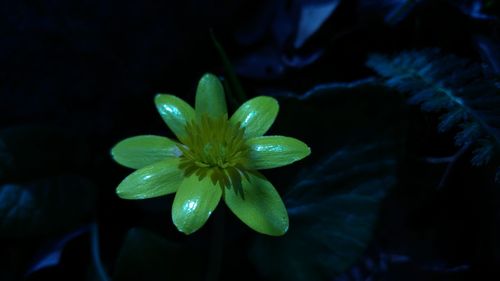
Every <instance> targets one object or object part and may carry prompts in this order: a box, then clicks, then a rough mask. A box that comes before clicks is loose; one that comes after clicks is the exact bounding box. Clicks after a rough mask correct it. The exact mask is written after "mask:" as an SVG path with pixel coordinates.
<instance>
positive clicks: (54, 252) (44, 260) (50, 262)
mask: <svg viewBox="0 0 500 281" xmlns="http://www.w3.org/2000/svg"><path fill="white" fill-rule="evenodd" d="M89 230H90V228H89V226H88V225H85V226H83V227H79V228H77V229H75V230H72V231H70V232H68V233H65V234H64V235H61V236H60V237H58V238H57V239H55V240H53V241H49V242H47V243H46V245H44V246H43V248H41V249H40V250H39V251H38V253H37V254H36V256H35V258H34V261H33V262H32V263H31V265H30V266H29V268H28V270H27V271H26V273H25V276H29V275H31V274H33V273H35V272H37V271H39V270H42V269H44V268H47V267H52V266H56V265H58V264H59V262H60V260H61V255H62V252H63V250H64V247H65V246H66V245H67V244H68V243H69V242H71V241H72V240H74V239H76V238H77V237H79V236H82V235H83V234H86V233H88V232H89Z"/></svg>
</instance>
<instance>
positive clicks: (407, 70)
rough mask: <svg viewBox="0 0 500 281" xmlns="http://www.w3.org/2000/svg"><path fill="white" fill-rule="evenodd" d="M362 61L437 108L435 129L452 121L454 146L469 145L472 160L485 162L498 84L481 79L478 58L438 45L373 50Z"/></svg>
mask: <svg viewBox="0 0 500 281" xmlns="http://www.w3.org/2000/svg"><path fill="white" fill-rule="evenodd" d="M367 65H368V66H369V67H371V68H372V69H374V70H375V71H376V72H377V73H378V74H380V75H381V76H382V77H384V78H385V84H386V85H387V86H389V87H392V88H395V89H397V90H399V91H401V92H406V93H409V95H410V96H409V98H408V101H409V102H410V103H412V104H420V107H421V108H422V110H423V111H427V112H438V113H441V114H442V115H441V117H440V123H439V125H438V129H439V131H440V132H446V131H448V130H450V129H452V128H454V127H459V128H460V130H459V131H458V132H457V133H456V135H455V144H456V145H457V146H470V145H474V146H475V149H474V152H473V157H472V160H471V162H472V164H473V165H475V166H481V165H486V164H488V163H489V162H490V160H491V159H492V158H493V157H494V155H495V153H497V152H498V149H499V148H500V112H499V111H498V108H500V89H499V87H498V84H497V83H496V81H494V80H491V79H485V78H483V75H482V68H481V66H480V65H479V64H477V63H473V62H471V61H469V60H467V59H462V58H459V57H457V56H455V55H446V54H443V53H442V52H441V51H439V50H438V49H427V50H423V51H408V52H402V53H400V54H397V55H394V56H391V57H388V56H383V55H378V54H376V55H372V56H371V57H370V58H369V59H368V62H367Z"/></svg>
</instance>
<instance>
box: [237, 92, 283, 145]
mask: <svg viewBox="0 0 500 281" xmlns="http://www.w3.org/2000/svg"><path fill="white" fill-rule="evenodd" d="M278 111H279V104H278V101H277V100H276V99H274V98H272V97H266V96H260V97H255V98H253V99H251V100H248V101H247V102H245V103H244V104H242V105H241V106H240V107H239V108H238V109H237V110H236V112H235V113H234V114H233V116H231V119H230V120H229V121H230V122H231V123H233V124H237V123H238V122H240V123H241V127H242V128H245V136H246V137H247V138H253V137H259V136H262V135H264V134H265V133H266V132H267V130H269V128H270V127H271V125H272V124H273V123H274V120H275V119H276V116H277V115H278Z"/></svg>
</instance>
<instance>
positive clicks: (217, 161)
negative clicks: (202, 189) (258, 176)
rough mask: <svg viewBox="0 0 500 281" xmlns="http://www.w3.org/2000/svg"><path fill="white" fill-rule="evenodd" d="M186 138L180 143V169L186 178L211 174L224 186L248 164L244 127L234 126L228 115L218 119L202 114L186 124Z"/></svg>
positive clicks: (215, 180)
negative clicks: (194, 174)
mask: <svg viewBox="0 0 500 281" xmlns="http://www.w3.org/2000/svg"><path fill="white" fill-rule="evenodd" d="M186 132H187V136H186V137H185V138H183V139H181V140H180V141H181V142H182V143H183V144H184V145H179V149H180V150H181V151H182V156H181V165H180V168H181V169H183V170H184V171H185V173H186V174H187V175H191V174H193V173H196V174H197V175H198V176H200V177H204V176H206V175H208V174H209V172H210V176H211V177H212V180H213V181H214V182H217V181H219V182H221V183H222V184H223V185H224V184H225V183H229V182H228V180H230V179H231V178H233V177H234V176H235V175H236V174H240V173H243V170H245V167H246V166H247V162H248V153H249V148H248V145H247V144H246V142H245V138H244V128H241V127H240V124H231V123H230V122H229V121H228V119H227V116H221V117H217V118H213V117H209V116H208V115H202V116H201V117H197V118H195V120H193V121H191V122H189V123H188V124H186Z"/></svg>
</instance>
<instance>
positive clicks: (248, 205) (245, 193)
mask: <svg viewBox="0 0 500 281" xmlns="http://www.w3.org/2000/svg"><path fill="white" fill-rule="evenodd" d="M238 190H239V191H238ZM224 201H225V202H226V204H227V206H228V207H229V208H230V209H231V211H233V213H234V214H235V215H236V216H237V217H238V218H239V219H240V220H242V221H243V222H244V223H245V224H246V225H248V226H249V227H251V228H252V229H253V230H255V231H257V232H260V233H263V234H267V235H273V236H279V235H283V234H285V233H286V231H287V230H288V213H287V211H286V208H285V205H284V204H283V201H282V200H281V197H280V196H279V194H278V192H277V191H276V189H275V188H274V186H273V185H272V184H271V183H270V182H269V181H268V180H267V179H266V178H265V177H264V176H262V175H260V174H255V175H254V174H248V177H242V179H241V186H240V187H239V188H231V189H226V191H225V192H224Z"/></svg>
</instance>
